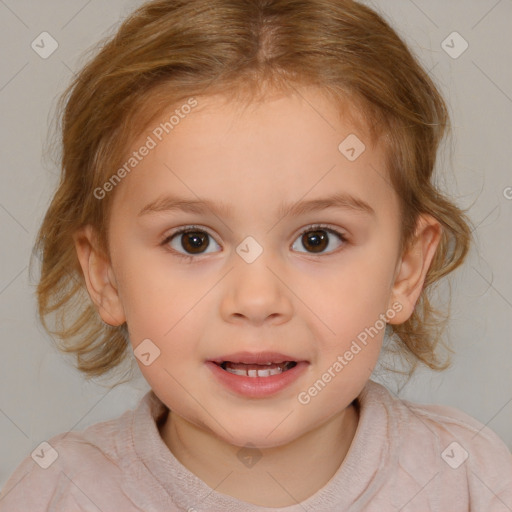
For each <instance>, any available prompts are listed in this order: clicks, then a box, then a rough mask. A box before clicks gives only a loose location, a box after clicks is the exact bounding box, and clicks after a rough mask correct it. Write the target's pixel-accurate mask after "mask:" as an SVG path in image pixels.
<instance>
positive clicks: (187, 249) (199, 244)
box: [162, 226, 220, 257]
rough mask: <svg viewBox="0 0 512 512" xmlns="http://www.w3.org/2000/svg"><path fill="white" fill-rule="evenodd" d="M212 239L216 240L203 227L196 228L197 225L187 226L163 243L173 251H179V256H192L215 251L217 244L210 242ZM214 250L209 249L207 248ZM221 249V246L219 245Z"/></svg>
mask: <svg viewBox="0 0 512 512" xmlns="http://www.w3.org/2000/svg"><path fill="white" fill-rule="evenodd" d="M210 240H212V241H214V239H213V237H212V236H211V235H210V234H209V233H207V232H206V231H203V230H201V229H197V228H195V226H187V227H185V228H183V229H181V230H179V231H177V232H176V233H173V234H172V235H170V236H168V237H167V238H166V239H165V240H164V241H163V242H162V245H164V246H170V247H171V249H172V251H173V252H176V253H178V255H179V256H185V257H188V256H192V255H198V256H200V255H202V254H207V252H208V253H209V252H214V251H215V245H217V247H218V244H216V243H214V244H213V245H212V244H210ZM210 247H211V248H212V250H211V251H210V250H209V251H207V249H209V248H210ZM218 249H220V247H218Z"/></svg>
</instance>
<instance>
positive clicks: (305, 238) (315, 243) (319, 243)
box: [302, 229, 329, 252]
mask: <svg viewBox="0 0 512 512" xmlns="http://www.w3.org/2000/svg"><path fill="white" fill-rule="evenodd" d="M328 241H329V240H328V237H327V234H326V231H325V230H323V229H318V230H315V231H306V232H305V233H304V234H303V235H302V244H303V245H304V247H305V248H306V249H308V250H310V249H311V252H322V251H324V250H325V248H326V247H327V244H328Z"/></svg>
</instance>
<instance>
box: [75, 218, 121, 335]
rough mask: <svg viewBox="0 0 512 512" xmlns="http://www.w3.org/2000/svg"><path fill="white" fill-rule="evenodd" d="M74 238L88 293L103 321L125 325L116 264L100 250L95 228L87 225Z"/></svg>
mask: <svg viewBox="0 0 512 512" xmlns="http://www.w3.org/2000/svg"><path fill="white" fill-rule="evenodd" d="M73 239H74V242H75V249H76V253H77V256H78V260H79V262H80V266H81V268H82V272H83V274H84V279H85V284H86V286H87V291H88V292H89V295H90V297H91V300H92V301H93V303H94V305H95V306H96V308H97V310H98V313H99V315H100V316H101V319H102V320H103V321H104V322H105V323H107V324H109V325H121V324H123V323H124V322H125V315H124V310H123V307H122V304H121V300H120V297H119V292H118V289H117V282H116V280H115V277H114V272H113V270H112V265H111V263H110V261H108V258H107V257H106V256H105V255H104V254H103V253H102V251H100V250H99V246H98V243H97V237H96V234H95V232H94V229H93V227H92V226H90V225H87V226H84V227H83V228H81V229H80V230H78V231H77V232H76V233H75V234H74V235H73Z"/></svg>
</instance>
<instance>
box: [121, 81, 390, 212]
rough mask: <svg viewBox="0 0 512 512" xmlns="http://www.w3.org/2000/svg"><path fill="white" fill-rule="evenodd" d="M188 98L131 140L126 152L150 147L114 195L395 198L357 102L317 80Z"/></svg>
mask: <svg viewBox="0 0 512 512" xmlns="http://www.w3.org/2000/svg"><path fill="white" fill-rule="evenodd" d="M193 100H194V103H192V102H190V101H188V102H187V101H186V100H185V101H184V102H183V104H181V105H173V106H172V107H170V108H169V109H168V110H166V111H165V112H163V113H162V114H161V115H159V116H158V117H157V118H156V119H155V120H154V121H153V122H152V123H150V124H149V125H148V126H147V128H146V129H145V130H144V131H143V133H142V134H141V135H140V136H139V137H138V139H137V140H136V141H135V142H134V144H133V145H132V146H131V148H130V152H129V154H127V158H128V157H129V155H130V154H132V155H133V152H134V151H135V152H137V151H138V149H140V148H142V147H144V145H148V144H149V145H151V146H152V148H151V150H150V151H146V152H145V153H147V154H146V156H144V157H143V158H141V159H140V161H138V163H137V166H136V167H135V168H134V169H133V171H131V172H130V173H129V175H128V176H127V177H126V178H125V179H124V180H123V183H122V184H121V185H122V186H120V187H118V190H116V196H118V197H116V200H115V201H116V202H117V203H119V202H125V201H128V200H129V202H134V201H135V202H136V203H137V204H139V205H140V203H141V201H142V200H144V201H146V203H147V202H148V201H150V200H155V199H157V196H158V195H160V193H163V192H172V193H173V195H179V196H183V197H185V198H189V199H197V197H199V196H200V197H204V198H209V199H211V198H214V199H215V198H216V199H219V200H220V199H222V202H223V203H226V204H228V205H229V203H231V202H233V203H238V204H244V205H245V206H248V205H249V204H254V203H255V202H256V201H258V200H260V201H261V198H262V197H264V198H265V202H266V203H272V202H273V200H274V199H275V201H277V200H279V202H280V203H281V202H282V200H283V199H288V200H289V202H293V201H294V200H295V201H296V200H298V199H300V197H301V196H306V195H307V196H308V198H313V196H315V197H316V196H319V195H322V194H325V193H327V192H330V193H332V192H335V193H336V192H339V191H343V192H347V193H352V194H353V195H354V196H359V197H362V196H363V197H364V200H365V201H366V202H368V203H372V204H373V205H374V206H375V208H374V209H376V210H378V209H379V208H381V207H382V206H384V205H385V204H387V205H388V207H389V206H391V207H392V206H393V205H389V203H390V199H393V197H392V195H393V194H392V193H393V190H392V188H391V185H390V182H389V178H388V176H387V171H386V168H385V161H386V158H385V151H384V148H382V147H381V146H380V145H379V143H378V141H375V140H372V138H371V137H370V134H369V132H368V130H366V128H365V125H364V122H363V121H362V118H361V117H360V116H359V115H358V111H357V109H355V108H350V109H348V108H346V106H345V108H343V106H342V105H341V106H340V105H339V104H336V103H334V102H333V101H332V100H330V99H329V98H327V97H326V96H325V95H324V94H322V92H321V91H319V90H317V89H314V88H304V89H302V90H300V91H298V90H296V91H295V92H294V93H290V94H287V95H283V94H281V95H269V96H267V97H265V98H262V99H259V100H258V101H253V102H243V101H233V100H230V99H229V98H227V97H226V96H221V95H210V96H197V97H195V98H194V99H193ZM187 104H188V105H192V104H193V105H194V107H193V108H188V107H187V108H184V106H186V105H187ZM376 142H377V143H376ZM139 157H140V156H139ZM164 189H166V190H164ZM219 195H222V197H219ZM258 198H259V199H258ZM143 206H145V205H143Z"/></svg>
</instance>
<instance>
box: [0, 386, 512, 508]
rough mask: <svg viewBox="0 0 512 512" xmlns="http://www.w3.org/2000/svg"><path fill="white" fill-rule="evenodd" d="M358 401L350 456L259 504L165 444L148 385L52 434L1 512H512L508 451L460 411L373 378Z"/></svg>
mask: <svg viewBox="0 0 512 512" xmlns="http://www.w3.org/2000/svg"><path fill="white" fill-rule="evenodd" d="M358 401H359V404H360V419H359V425H358V428H357V431H356V435H355V437H354V440H353V442H352V445H351V447H350V450H349V452H348V454H347V456H346V458H345V460H344V461H343V463H342V464H341V466H340V468H339V469H338V471H337V472H336V474H335V475H334V476H333V477H332V478H331V480H329V482H327V483H326V484H325V486H324V487H323V488H321V489H320V490H319V491H318V492H316V493H315V494H314V495H313V496H311V497H310V498H308V499H307V500H305V501H303V502H302V503H300V504H297V505H293V506H290V507H284V508H265V507H258V506H256V505H252V504H249V503H246V502H242V501H240V500H238V499H235V498H232V497H230V496H228V495H225V494H221V493H218V492H216V491H215V490H212V489H211V488H210V487H208V486H207V485H206V484H205V483H204V482H203V481H202V480H200V479H199V478H197V477H196V476H195V475H194V474H193V473H191V472H190V471H188V470H187V469H186V468H185V467H184V466H183V465H182V464H181V463H180V462H179V461H178V460H177V459H176V458H175V457H174V456H173V454H172V452H171V451H170V450H169V449H168V448H167V446H166V445H165V444H164V442H163V440H162V439H161V437H160V435H159V431H158V426H157V422H158V420H159V419H164V418H165V415H166V413H167V408H166V407H165V405H163V404H162V402H161V401H160V400H159V399H158V398H157V397H156V395H155V394H154V393H153V391H149V392H148V393H147V394H146V395H145V396H144V397H143V398H142V399H141V401H140V402H139V404H138V406H137V408H136V409H135V410H129V411H126V412H125V413H124V414H123V415H121V416H120V417H119V418H117V419H114V420H110V421H105V422H101V423H96V424H95V425H92V426H90V427H88V428H87V429H85V430H84V431H82V432H69V433H65V434H59V435H57V436H55V437H53V438H51V439H50V440H49V444H50V445H51V446H52V447H53V448H54V449H55V450H56V452H57V453H58V457H57V459H55V460H54V462H53V463H52V464H51V465H49V467H48V468H47V469H42V468H41V467H40V465H39V464H38V463H36V462H35V461H34V460H33V459H32V458H31V457H30V456H27V457H26V458H25V459H24V460H23V461H22V462H21V464H20V465H19V466H18V467H17V468H16V470H15V472H14V473H13V474H12V475H11V477H10V478H9V480H8V481H7V483H6V485H5V487H4V489H3V492H2V494H1V497H0V511H1V512H14V511H16V512H42V511H52V512H75V511H86V512H99V511H101V512H134V511H144V512H157V511H158V512H164V511H165V512H169V511H187V512H204V511H209V512H258V511H259V512H263V511H273V512H276V511H278V512H279V511H281V512H305V511H311V512H322V511H326V512H327V511H334V512H340V511H367V512H386V511H399V510H400V511H402V512H463V511H464V512H468V511H472V512H487V511H489V512H511V511H512V455H511V453H510V451H509V450H508V448H507V447H506V446H505V444H504V443H503V442H502V441H501V440H500V439H499V438H498V436H497V435H496V434H494V433H493V432H492V431H491V430H489V429H488V428H486V427H484V426H483V425H482V424H481V423H479V422H477V421H476V420H475V419H473V418H471V417H470V416H468V415H466V414H464V413H462V412H461V411H459V410H457V409H454V408H451V407H443V406H437V405H418V404H414V403H411V402H408V401H404V400H401V399H398V398H396V397H395V396H393V395H392V394H391V393H390V392H389V391H388V390H387V389H386V388H385V387H383V386H381V385H380V384H378V383H376V382H373V381H369V382H368V383H367V385H366V387H365V388H364V390H363V392H362V393H361V395H360V396H359V397H358ZM52 453H53V452H52V451H51V450H50V451H48V449H47V448H46V449H45V448H43V453H42V454H40V457H39V458H38V460H39V461H43V462H42V464H43V465H44V461H46V462H48V461H49V460H51V455H52ZM36 458H37V457H36ZM262 492H265V491H264V489H263V490H262Z"/></svg>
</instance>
